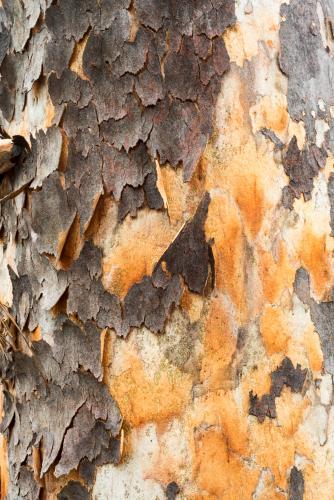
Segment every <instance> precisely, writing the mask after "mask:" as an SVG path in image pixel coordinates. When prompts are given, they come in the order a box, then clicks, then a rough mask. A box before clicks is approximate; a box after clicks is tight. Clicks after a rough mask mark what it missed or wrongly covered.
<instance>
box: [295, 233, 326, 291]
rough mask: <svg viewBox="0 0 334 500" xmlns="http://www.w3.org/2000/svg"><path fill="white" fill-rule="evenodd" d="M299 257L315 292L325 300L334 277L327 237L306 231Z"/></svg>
mask: <svg viewBox="0 0 334 500" xmlns="http://www.w3.org/2000/svg"><path fill="white" fill-rule="evenodd" d="M299 255H300V259H301V262H302V265H303V266H304V267H305V268H306V269H307V270H308V272H309V273H310V275H311V286H312V287H313V290H314V292H315V293H316V294H317V296H318V297H319V298H323V295H324V294H325V293H326V292H327V290H328V289H329V287H330V286H331V285H332V276H333V272H332V271H331V269H332V263H331V256H330V255H329V249H328V248H327V243H326V236H325V235H320V236H318V235H315V234H313V233H312V232H311V230H310V229H306V230H305V232H304V234H303V237H302V239H301V242H300V246H299Z"/></svg>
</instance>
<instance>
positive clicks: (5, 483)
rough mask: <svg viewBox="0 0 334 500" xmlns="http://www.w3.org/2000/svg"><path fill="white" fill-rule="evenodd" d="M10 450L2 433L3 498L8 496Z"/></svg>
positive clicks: (0, 476) (0, 486)
mask: <svg viewBox="0 0 334 500" xmlns="http://www.w3.org/2000/svg"><path fill="white" fill-rule="evenodd" d="M8 476H9V473H8V451H7V441H6V438H5V437H4V436H1V435H0V493H1V497H0V498H1V500H4V499H5V498H6V496H7V489H8Z"/></svg>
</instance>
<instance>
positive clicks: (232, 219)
mask: <svg viewBox="0 0 334 500" xmlns="http://www.w3.org/2000/svg"><path fill="white" fill-rule="evenodd" d="M205 232H206V236H207V239H209V238H213V240H214V244H213V247H212V250H213V254H214V258H215V263H216V265H215V268H216V287H217V289H218V290H219V291H223V292H224V293H227V294H228V295H229V296H230V298H231V300H232V301H233V303H234V305H235V307H236V309H237V311H238V312H239V313H240V316H241V318H243V317H244V316H245V315H246V312H247V302H246V296H245V286H244V285H245V277H244V262H243V261H244V234H243V231H242V226H241V221H240V217H239V214H238V210H237V208H236V206H235V204H234V203H233V202H232V201H231V200H230V199H229V198H228V197H227V196H224V195H220V196H211V203H210V205H209V213H208V217H207V220H206V224H205Z"/></svg>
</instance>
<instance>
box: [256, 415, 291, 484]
mask: <svg viewBox="0 0 334 500" xmlns="http://www.w3.org/2000/svg"><path fill="white" fill-rule="evenodd" d="M250 418H251V419H252V420H251V422H250V423H251V425H250V427H249V431H250V432H249V439H250V453H251V454H254V456H255V457H256V458H255V459H256V463H257V464H258V465H259V466H260V467H263V468H264V467H269V468H270V469H271V471H272V472H273V474H274V476H275V481H276V483H277V484H278V486H280V487H281V488H284V489H285V488H286V487H287V471H288V470H289V468H290V467H292V465H293V463H294V458H295V457H294V455H295V444H294V440H293V439H291V437H289V436H288V437H287V436H286V435H285V431H284V429H282V428H281V427H278V426H277V424H276V422H275V421H273V420H269V419H268V418H266V419H265V421H264V422H263V423H262V424H261V423H259V422H258V421H257V419H256V417H250Z"/></svg>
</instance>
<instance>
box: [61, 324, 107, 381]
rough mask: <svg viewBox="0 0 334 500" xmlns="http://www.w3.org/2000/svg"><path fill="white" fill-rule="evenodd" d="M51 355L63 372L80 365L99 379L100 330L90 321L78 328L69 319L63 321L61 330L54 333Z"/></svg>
mask: <svg viewBox="0 0 334 500" xmlns="http://www.w3.org/2000/svg"><path fill="white" fill-rule="evenodd" d="M78 345H80V350H78V349H77V346H78ZM65 354H66V355H65ZM53 356H54V358H55V360H56V361H57V362H58V363H59V365H60V366H61V368H62V370H63V371H64V372H65V374H66V373H71V372H76V371H78V368H79V367H82V368H84V369H85V371H90V372H91V373H92V374H93V375H94V377H96V378H98V379H99V378H100V377H101V375H102V371H101V341H100V332H99V331H98V329H97V328H96V326H95V325H94V324H93V323H92V322H87V323H85V325H84V327H83V328H79V326H77V325H75V324H74V323H72V322H71V321H65V322H64V324H63V325H62V328H61V330H58V331H56V332H55V334H54V347H53Z"/></svg>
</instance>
